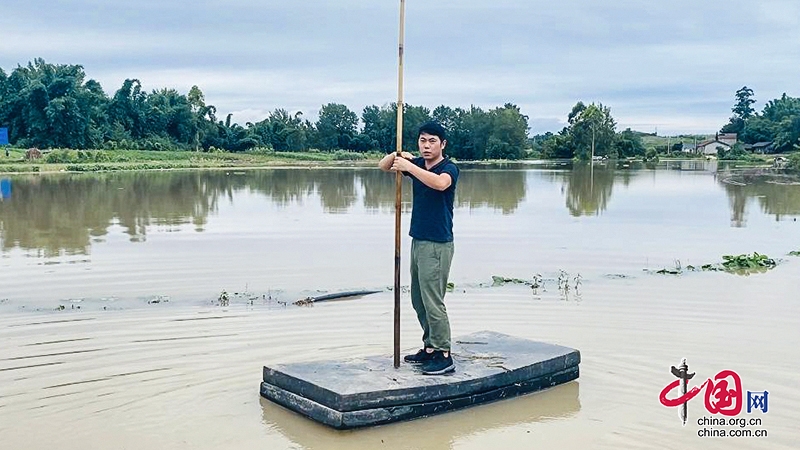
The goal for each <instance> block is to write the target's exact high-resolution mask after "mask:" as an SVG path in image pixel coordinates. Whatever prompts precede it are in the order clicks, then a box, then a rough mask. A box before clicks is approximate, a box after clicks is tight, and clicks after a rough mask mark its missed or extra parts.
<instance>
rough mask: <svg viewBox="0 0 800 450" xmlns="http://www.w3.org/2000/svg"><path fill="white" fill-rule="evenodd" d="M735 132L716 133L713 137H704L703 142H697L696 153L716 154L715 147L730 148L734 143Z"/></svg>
mask: <svg viewBox="0 0 800 450" xmlns="http://www.w3.org/2000/svg"><path fill="white" fill-rule="evenodd" d="M736 139H737V136H736V133H717V134H716V135H715V136H714V139H706V140H705V141H703V142H698V143H697V153H702V154H704V155H716V154H717V148H718V147H722V148H723V149H725V150H730V148H731V147H733V144H735V143H736Z"/></svg>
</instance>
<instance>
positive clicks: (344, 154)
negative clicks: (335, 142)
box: [333, 150, 366, 161]
mask: <svg viewBox="0 0 800 450" xmlns="http://www.w3.org/2000/svg"><path fill="white" fill-rule="evenodd" d="M364 158H366V156H364V155H362V154H361V153H356V152H348V151H345V150H336V151H335V152H333V159H334V161H355V160H359V159H364Z"/></svg>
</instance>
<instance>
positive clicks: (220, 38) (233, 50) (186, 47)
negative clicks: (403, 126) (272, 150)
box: [0, 0, 800, 133]
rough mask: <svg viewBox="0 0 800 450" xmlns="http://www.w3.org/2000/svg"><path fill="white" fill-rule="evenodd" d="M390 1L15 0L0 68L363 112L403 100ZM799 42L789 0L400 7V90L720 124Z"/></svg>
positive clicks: (774, 89) (773, 92) (797, 55)
mask: <svg viewBox="0 0 800 450" xmlns="http://www.w3.org/2000/svg"><path fill="white" fill-rule="evenodd" d="M398 3H399V2H376V1H374V0H338V1H336V2H326V1H306V2H285V1H283V2H279V1H252V0H235V1H229V2H212V1H200V2H197V1H195V2H189V1H171V2H164V1H152V0H143V1H139V2H136V3H130V2H128V3H125V2H113V3H112V2H105V1H99V0H71V1H62V2H58V3H54V2H51V1H42V0H30V1H26V2H16V3H13V4H9V5H4V10H3V15H2V16H0V38H2V41H3V44H4V45H2V46H0V67H3V68H4V69H5V70H6V71H9V70H11V69H13V68H14V67H15V66H16V65H17V64H25V63H27V61H30V60H32V59H34V58H36V57H44V58H45V59H46V60H48V61H50V62H58V63H73V64H82V65H84V67H85V68H86V72H87V75H88V76H89V77H90V78H95V79H97V80H98V81H100V82H101V83H102V85H103V87H104V88H105V89H106V91H108V92H109V93H113V91H114V90H116V89H117V88H118V87H119V86H120V85H121V83H122V81H123V80H124V79H125V78H138V79H140V80H141V81H142V83H143V85H144V86H145V87H146V88H148V89H153V88H157V87H175V88H178V89H180V90H182V91H186V90H188V88H189V87H191V86H192V85H194V84H196V85H198V86H200V87H201V89H203V91H204V92H205V94H206V100H207V102H208V103H211V104H214V105H216V106H217V108H218V110H219V115H220V116H224V114H226V113H227V112H234V113H235V115H234V120H237V121H239V120H240V118H239V116H242V119H241V121H245V120H253V119H257V117H256V116H257V115H258V114H261V113H266V112H268V111H270V110H272V109H275V108H278V107H282V108H285V109H287V110H290V111H297V110H302V111H303V112H304V113H305V115H306V117H308V118H314V117H316V114H317V110H318V109H319V107H320V106H321V105H322V104H324V103H328V102H337V103H344V104H346V105H348V106H349V107H350V108H351V109H353V110H355V111H360V110H361V109H362V108H363V107H364V106H366V105H371V104H378V105H382V104H385V103H388V102H392V101H394V100H395V99H396V95H397V93H396V82H397V80H396V76H397V72H396V70H397V69H396V52H397V49H396V46H397V42H396V40H397V19H398V6H399V4H398ZM797 42H800V3H798V2H797V1H795V0H765V1H761V2H753V1H749V0H728V1H722V0H713V1H706V2H696V1H690V0H673V1H670V2H644V1H638V0H618V1H616V2H613V3H610V2H596V1H591V0H565V1H563V2H561V3H558V4H555V3H552V2H547V1H544V0H499V1H498V0H495V1H492V2H489V1H485V0H484V1H477V0H438V1H436V2H407V24H406V73H405V75H406V92H405V99H406V101H407V102H409V103H412V104H423V105H425V106H428V107H431V108H433V107H435V106H437V105H439V104H447V105H450V106H462V107H468V106H469V105H470V104H475V105H478V106H482V107H486V108H490V107H495V106H499V105H501V104H503V103H505V102H513V103H516V104H518V105H520V107H521V108H522V110H523V113H525V114H527V115H528V116H529V117H530V118H531V121H532V122H531V124H532V130H533V131H534V132H541V131H545V128H540V127H548V126H554V125H557V124H563V121H564V120H565V118H566V115H567V113H568V111H569V110H570V109H571V107H572V105H574V104H575V102H577V101H578V100H583V101H584V102H592V101H599V102H602V103H603V104H605V105H608V106H610V107H611V108H612V112H613V114H614V115H615V117H616V118H617V122H618V123H619V124H620V126H621V127H623V126H631V127H633V128H636V127H644V128H645V130H644V131H651V130H652V128H653V127H655V126H658V128H659V132H664V133H678V132H713V131H715V130H717V129H718V128H719V127H720V126H721V125H723V124H724V123H725V122H726V121H727V119H728V117H729V115H730V108H731V106H732V103H733V98H734V92H735V91H736V89H738V88H740V87H742V86H743V85H747V86H749V87H751V88H753V89H754V91H755V94H756V98H757V99H758V100H759V104H761V105H763V103H764V102H766V101H767V100H769V99H772V98H776V97H778V96H780V95H781V93H783V92H787V93H788V94H789V95H795V96H797V95H800V92H797V91H793V90H795V89H797V87H796V74H797V73H798V72H800V46H798V45H797ZM759 104H757V105H756V106H759ZM265 115H266V114H265ZM244 117H247V118H248V119H244ZM562 126H563V125H562ZM558 128H560V127H558ZM558 128H551V129H552V130H553V131H556V130H557V129H558ZM662 130H663V131H662Z"/></svg>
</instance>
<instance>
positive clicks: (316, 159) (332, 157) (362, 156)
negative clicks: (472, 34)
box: [0, 149, 779, 175]
mask: <svg viewBox="0 0 800 450" xmlns="http://www.w3.org/2000/svg"><path fill="white" fill-rule="evenodd" d="M382 156H383V155H382V154H380V153H377V152H369V153H355V152H344V151H339V152H264V153H249V152H242V153H228V152H221V153H204V152H191V151H148V150H128V151H121V150H114V151H105V150H83V151H79V150H53V151H50V152H45V154H44V156H43V157H42V158H39V159H37V160H33V161H29V160H26V159H25V154H24V152H23V151H22V150H19V149H14V150H12V151H11V155H10V156H9V157H5V155H4V153H0V174H5V175H11V174H36V173H92V172H106V173H107V172H132V171H167V170H203V169H237V170H245V169H247V170H252V169H276V168H347V167H375V166H376V164H377V162H378V161H379V160H380V158H381V157H382ZM775 156H779V155H758V157H757V158H755V159H754V160H753V161H736V162H737V163H738V164H742V165H755V166H761V165H770V164H771V161H772V159H773V158H774V157H775ZM681 160H683V161H687V160H689V161H691V160H698V161H700V160H704V158H703V156H701V155H698V156H684V157H661V158H660V161H681ZM534 161H541V162H548V161H553V162H559V161H562V162H571V161H572V160H550V159H541V158H533V159H521V160H481V161H460V162H463V163H469V164H502V163H515V162H534ZM613 161H638V162H642V160H641V159H639V158H636V159H626V158H621V159H617V160H614V159H609V160H604V161H600V162H595V163H596V164H604V163H608V162H613Z"/></svg>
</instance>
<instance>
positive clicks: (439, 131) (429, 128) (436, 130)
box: [417, 121, 447, 141]
mask: <svg viewBox="0 0 800 450" xmlns="http://www.w3.org/2000/svg"><path fill="white" fill-rule="evenodd" d="M422 133H426V134H430V135H432V136H438V137H439V140H441V141H446V140H447V133H446V132H445V131H444V127H443V126H442V125H441V124H439V122H434V121H430V122H426V123H424V124H422V126H421V127H419V132H418V133H417V139H419V137H420V136H421V135H422Z"/></svg>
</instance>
